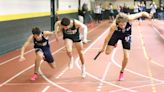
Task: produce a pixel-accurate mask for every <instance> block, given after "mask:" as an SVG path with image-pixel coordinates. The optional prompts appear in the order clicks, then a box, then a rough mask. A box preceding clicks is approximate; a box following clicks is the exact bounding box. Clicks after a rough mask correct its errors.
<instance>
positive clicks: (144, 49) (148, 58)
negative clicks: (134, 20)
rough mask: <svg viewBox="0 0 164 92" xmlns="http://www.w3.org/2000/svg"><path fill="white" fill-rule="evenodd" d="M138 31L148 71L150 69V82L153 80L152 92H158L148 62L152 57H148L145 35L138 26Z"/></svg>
mask: <svg viewBox="0 0 164 92" xmlns="http://www.w3.org/2000/svg"><path fill="white" fill-rule="evenodd" d="M137 29H138V31H139V38H140V41H141V43H142V44H141V45H142V50H143V52H144V57H145V58H146V66H147V69H148V75H149V76H150V80H151V84H152V91H153V92H157V88H156V87H155V85H154V80H152V78H153V73H152V70H151V68H150V63H149V62H148V61H150V57H149V56H148V54H147V52H146V47H145V42H144V40H143V39H144V38H143V35H142V33H141V30H140V29H139V27H138V26H137Z"/></svg>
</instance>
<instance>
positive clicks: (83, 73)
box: [81, 65, 86, 78]
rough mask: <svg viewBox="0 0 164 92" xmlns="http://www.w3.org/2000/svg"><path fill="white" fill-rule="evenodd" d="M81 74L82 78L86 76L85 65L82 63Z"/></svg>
mask: <svg viewBox="0 0 164 92" xmlns="http://www.w3.org/2000/svg"><path fill="white" fill-rule="evenodd" d="M81 76H82V78H85V77H86V72H85V65H82V66H81Z"/></svg>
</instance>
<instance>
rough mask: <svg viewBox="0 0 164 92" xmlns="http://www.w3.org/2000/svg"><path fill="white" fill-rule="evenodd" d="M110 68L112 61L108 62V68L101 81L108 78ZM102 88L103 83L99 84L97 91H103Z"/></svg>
mask: <svg viewBox="0 0 164 92" xmlns="http://www.w3.org/2000/svg"><path fill="white" fill-rule="evenodd" d="M110 66H111V63H110V61H108V64H107V67H106V69H105V72H104V74H103V77H102V79H101V80H105V77H106V75H107V73H108V70H109V68H110ZM102 86H103V83H102V82H100V83H99V86H98V87H97V89H96V91H101V88H102Z"/></svg>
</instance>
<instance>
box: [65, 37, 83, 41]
mask: <svg viewBox="0 0 164 92" xmlns="http://www.w3.org/2000/svg"><path fill="white" fill-rule="evenodd" d="M63 39H64V40H65V39H70V40H72V41H73V42H81V39H80V37H64V38H63Z"/></svg>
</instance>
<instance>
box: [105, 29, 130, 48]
mask: <svg viewBox="0 0 164 92" xmlns="http://www.w3.org/2000/svg"><path fill="white" fill-rule="evenodd" d="M118 40H121V41H122V46H123V48H124V49H128V50H130V47H131V35H130V34H125V33H122V32H119V31H115V32H114V33H113V35H112V37H111V38H110V40H109V42H108V45H111V46H115V44H116V43H117V42H118Z"/></svg>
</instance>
